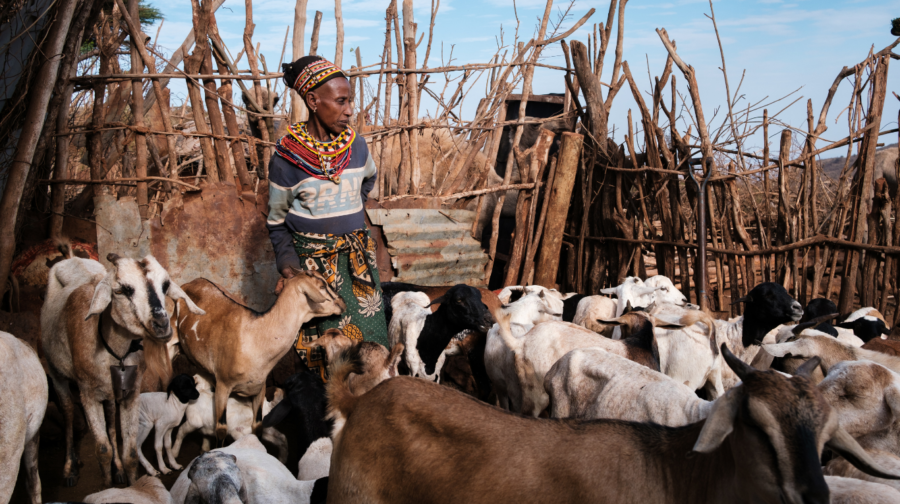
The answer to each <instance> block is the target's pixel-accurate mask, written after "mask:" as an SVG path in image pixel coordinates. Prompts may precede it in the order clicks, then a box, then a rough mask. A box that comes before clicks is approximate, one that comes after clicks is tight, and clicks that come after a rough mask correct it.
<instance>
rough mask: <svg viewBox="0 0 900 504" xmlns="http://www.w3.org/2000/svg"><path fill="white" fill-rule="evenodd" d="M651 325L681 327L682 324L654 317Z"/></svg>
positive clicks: (667, 327) (665, 327) (666, 327)
mask: <svg viewBox="0 0 900 504" xmlns="http://www.w3.org/2000/svg"><path fill="white" fill-rule="evenodd" d="M653 327H658V328H660V329H682V328H683V327H684V325H683V324H679V323H677V322H666V321H665V320H659V319H658V318H654V319H653Z"/></svg>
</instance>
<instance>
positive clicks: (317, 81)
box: [282, 56, 353, 135]
mask: <svg viewBox="0 0 900 504" xmlns="http://www.w3.org/2000/svg"><path fill="white" fill-rule="evenodd" d="M282 67H283V69H284V81H285V83H286V84H287V85H288V86H290V87H292V88H293V89H294V90H295V91H297V93H299V94H300V96H301V98H303V101H304V102H305V103H306V106H307V108H308V109H309V112H310V115H311V118H312V117H314V118H315V119H316V121H317V122H318V123H319V125H321V126H322V127H324V128H325V129H326V130H327V131H328V132H329V133H331V134H334V135H336V134H338V133H340V132H342V131H343V130H344V129H346V128H347V125H348V124H349V123H350V116H351V115H352V113H353V103H352V102H351V100H350V84H349V82H348V81H347V77H346V75H344V72H343V71H341V69H339V68H337V67H336V66H334V65H333V64H332V63H330V62H328V61H326V60H325V59H323V58H322V57H321V56H304V57H302V58H300V59H298V60H297V61H295V62H293V63H290V64H285V65H282Z"/></svg>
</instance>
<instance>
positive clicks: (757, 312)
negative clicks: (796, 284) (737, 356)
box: [735, 282, 803, 348]
mask: <svg viewBox="0 0 900 504" xmlns="http://www.w3.org/2000/svg"><path fill="white" fill-rule="evenodd" d="M735 303H744V320H743V325H742V328H741V343H743V345H744V347H745V348H746V347H748V346H750V345H759V344H760V343H762V339H763V338H764V337H765V335H766V334H767V333H768V332H769V331H771V330H772V329H774V328H776V327H778V326H779V325H781V324H785V323H787V322H790V321H792V320H793V321H797V320H800V317H802V316H803V307H802V306H800V303H798V302H797V300H795V299H794V298H792V297H791V295H790V294H788V292H787V291H786V290H785V289H784V287H782V286H781V285H780V284H777V283H775V282H763V283H761V284H759V285H757V286H756V287H754V288H753V289H751V290H750V292H748V293H747V295H746V296H744V297H742V298H740V299H738V300H737V301H735Z"/></svg>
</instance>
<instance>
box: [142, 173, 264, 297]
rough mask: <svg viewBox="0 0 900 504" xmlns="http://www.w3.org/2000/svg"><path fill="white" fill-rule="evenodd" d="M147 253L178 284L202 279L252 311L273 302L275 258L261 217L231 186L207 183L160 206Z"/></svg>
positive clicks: (253, 204) (253, 203)
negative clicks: (221, 289) (209, 281)
mask: <svg viewBox="0 0 900 504" xmlns="http://www.w3.org/2000/svg"><path fill="white" fill-rule="evenodd" d="M150 249H151V251H152V253H153V255H154V256H155V257H156V259H157V260H158V261H159V262H160V264H162V265H163V266H164V267H165V268H166V269H167V270H168V271H169V275H171V277H172V279H173V280H175V281H176V282H178V283H186V282H189V281H191V280H193V279H195V278H198V277H203V278H207V279H209V280H212V281H213V282H215V283H217V284H219V285H221V286H222V287H223V288H224V289H225V290H227V291H228V292H230V293H232V294H234V295H235V296H236V297H237V298H238V299H240V300H241V302H243V303H245V304H246V305H247V306H249V307H251V308H253V309H255V310H265V309H266V308H268V307H270V306H271V305H272V304H273V303H274V302H275V294H274V289H275V283H276V282H277V281H278V272H277V271H276V269H275V254H274V252H273V250H272V242H271V241H270V240H269V233H268V231H267V230H266V220H265V215H264V214H263V213H262V212H261V211H260V210H259V208H258V207H257V203H256V201H254V200H252V199H242V198H240V197H238V195H237V193H236V191H235V188H234V186H233V185H228V184H210V185H208V186H206V187H204V188H203V190H202V191H201V192H199V193H189V194H186V195H185V196H184V199H183V201H178V200H177V198H176V199H173V200H169V201H167V202H166V203H165V204H164V205H163V212H162V215H161V217H160V218H159V219H154V221H153V224H152V232H151V246H150Z"/></svg>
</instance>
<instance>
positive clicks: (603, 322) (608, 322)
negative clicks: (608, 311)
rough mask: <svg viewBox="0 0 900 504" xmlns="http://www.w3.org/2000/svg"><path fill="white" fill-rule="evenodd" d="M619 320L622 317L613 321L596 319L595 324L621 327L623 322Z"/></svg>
mask: <svg viewBox="0 0 900 504" xmlns="http://www.w3.org/2000/svg"><path fill="white" fill-rule="evenodd" d="M623 315H624V314H623ZM621 318H622V317H616V318H614V319H597V323H600V324H605V325H611V326H621V325H623V324H625V322H623V321H622V320H621Z"/></svg>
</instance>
